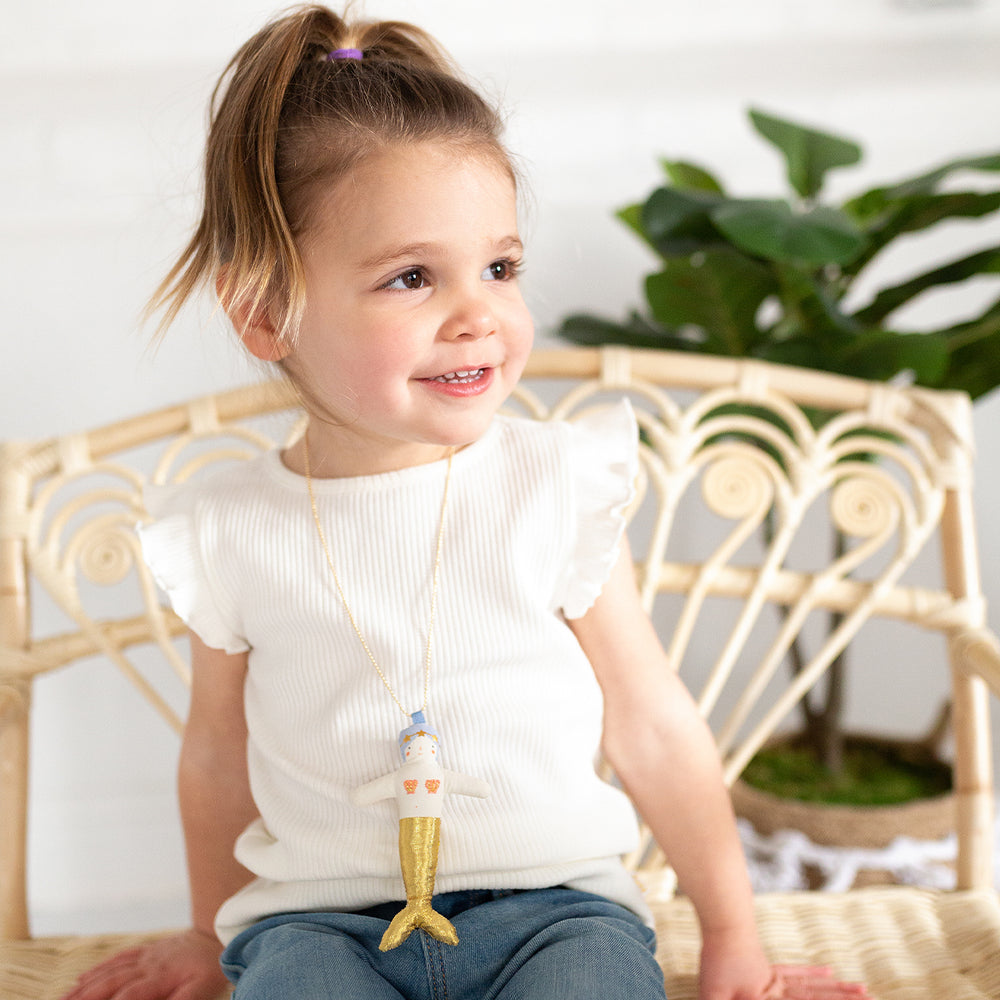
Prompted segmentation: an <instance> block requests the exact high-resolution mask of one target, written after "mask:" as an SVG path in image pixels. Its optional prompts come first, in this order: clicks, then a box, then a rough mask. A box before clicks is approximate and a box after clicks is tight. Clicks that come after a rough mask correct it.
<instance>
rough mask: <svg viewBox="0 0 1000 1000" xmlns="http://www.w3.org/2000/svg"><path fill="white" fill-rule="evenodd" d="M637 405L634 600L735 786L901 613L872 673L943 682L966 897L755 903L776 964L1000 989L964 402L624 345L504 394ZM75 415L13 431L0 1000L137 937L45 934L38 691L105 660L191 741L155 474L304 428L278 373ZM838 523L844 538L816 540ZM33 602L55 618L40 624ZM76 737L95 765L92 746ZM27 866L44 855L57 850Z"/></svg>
mask: <svg viewBox="0 0 1000 1000" xmlns="http://www.w3.org/2000/svg"><path fill="white" fill-rule="evenodd" d="M623 394H625V395H628V396H629V398H630V399H631V400H632V402H633V406H634V408H635V411H636V416H637V420H638V423H639V427H640V430H641V433H642V438H641V446H640V463H641V468H640V475H639V478H638V481H637V496H636V499H635V502H634V504H633V506H632V510H631V511H630V516H631V517H632V528H631V530H630V538H631V542H632V549H633V553H634V556H635V561H636V574H637V579H638V582H639V586H640V591H641V593H642V597H643V600H644V602H645V605H646V607H647V608H648V609H649V610H650V612H651V613H652V615H653V620H654V623H655V624H656V626H657V628H658V629H659V631H660V634H661V637H662V639H663V641H664V644H665V646H666V647H667V650H668V653H669V655H670V658H671V661H672V663H673V664H674V665H676V667H677V669H679V670H680V672H681V674H682V676H683V677H684V679H685V681H686V682H687V683H688V685H689V687H691V689H692V691H693V692H694V694H695V695H696V697H697V698H698V701H699V706H700V708H701V710H702V712H703V713H704V715H705V717H706V718H707V719H708V721H709V723H710V725H711V726H712V729H713V732H714V733H715V734H716V738H717V742H718V746H719V752H720V755H721V758H722V761H723V766H724V771H725V776H726V779H727V781H729V782H733V781H735V780H736V778H737V777H738V776H739V775H740V773H741V772H742V770H743V768H744V767H745V765H746V764H747V762H748V761H749V760H750V759H751V758H752V757H753V756H754V754H755V753H756V751H757V750H758V749H759V748H760V747H761V746H762V745H763V744H764V743H765V742H766V741H767V740H769V739H770V738H771V737H772V736H773V735H774V734H775V733H776V732H778V731H780V729H781V728H782V727H783V726H785V725H786V724H787V722H788V720H789V719H790V718H792V717H794V713H795V710H796V706H797V704H798V703H799V702H800V701H801V699H802V698H803V697H804V696H806V695H807V694H808V692H809V691H810V690H811V689H812V688H813V687H814V686H815V685H817V684H820V683H822V682H823V681H824V678H825V674H826V671H827V670H828V668H829V666H830V664H831V663H832V662H834V661H835V660H836V658H837V656H838V654H839V653H840V652H841V651H842V650H844V649H845V648H846V647H847V646H848V645H850V646H851V653H852V654H853V653H854V652H855V649H856V647H855V645H854V643H855V641H856V640H858V641H860V642H864V641H866V637H867V636H868V635H870V634H871V633H870V632H869V631H868V629H869V626H875V627H876V633H877V628H878V627H880V626H888V627H889V628H890V629H891V630H893V631H892V632H891V634H892V636H893V637H894V638H893V642H894V643H897V644H900V643H902V642H903V640H904V636H902V635H901V633H904V632H908V633H909V634H910V635H911V636H915V640H914V642H913V643H911V645H909V646H908V647H906V648H907V649H908V650H909V652H907V653H902V652H901V653H899V654H898V655H897V654H896V652H895V650H896V649H897V648H899V649H902V648H903V647H902V645H897V646H893V650H894V652H893V654H892V655H884V654H883V655H877V656H874V657H870V658H869V659H868V660H867V661H865V662H862V663H857V662H856V663H854V664H852V670H865V671H871V672H878V673H879V679H882V678H884V680H885V684H884V687H885V688H887V690H889V691H890V692H891V695H890V699H889V702H888V704H887V705H886V706H885V709H884V711H885V713H886V716H887V721H892V720H891V719H888V717H889V716H891V714H892V713H893V712H894V711H895V709H896V707H897V704H898V701H899V699H898V697H897V695H896V692H897V691H902V690H903V689H909V688H911V687H916V685H915V684H914V683H913V682H912V681H911V680H910V677H911V671H912V669H913V668H914V667H915V666H919V668H920V669H921V670H927V671H933V670H937V669H938V668H940V670H941V673H940V677H941V678H942V679H943V683H945V682H946V683H947V684H948V685H949V688H948V690H949V691H950V704H951V713H952V720H953V721H952V729H953V732H954V761H953V777H954V796H953V797H954V803H955V823H954V832H955V834H956V836H955V842H956V844H957V856H956V858H955V862H954V866H953V869H950V870H953V871H954V874H955V878H956V882H957V888H956V890H954V891H950V892H944V891H939V892H932V891H930V890H926V889H919V888H904V887H901V886H889V887H886V888H878V889H875V888H871V889H852V890H851V891H849V892H847V893H844V894H842V895H833V894H823V893H818V892H802V893H799V894H793V895H787V894H786V895H772V896H763V895H762V896H760V897H759V900H758V907H759V915H760V925H761V931H762V934H763V938H764V942H765V946H766V948H767V949H768V951H769V953H770V955H771V957H772V958H773V959H774V960H775V961H780V962H789V963H808V964H829V965H831V966H833V967H834V969H835V970H836V973H837V974H838V975H839V976H841V977H843V978H848V979H859V980H864V981H865V982H867V983H868V985H869V988H870V990H871V992H872V995H873V996H877V997H879V998H881V1000H983V998H992V1000H1000V904H998V901H997V895H996V893H995V892H994V891H993V889H992V886H993V885H994V880H993V879H994V876H993V850H994V800H993V775H992V767H991V762H992V741H991V737H990V729H989V724H990V723H989V709H990V697H991V696H990V690H991V689H992V691H994V692H996V691H998V690H1000V643H998V641H997V638H996V636H995V635H994V634H993V633H992V632H991V631H990V630H989V628H988V626H987V622H986V604H985V599H984V597H983V594H982V591H981V585H980V580H979V571H978V554H977V551H976V544H975V531H974V525H973V516H972V512H973V507H972V493H971V483H972V455H973V444H972V440H971V435H970V427H971V408H970V403H969V399H968V397H966V396H964V395H962V394H960V393H954V392H936V391H929V390H923V389H919V388H913V387H899V386H887V385H884V384H880V383H869V382H865V381H863V380H860V379H852V378H846V377H842V376H834V375H827V374H824V373H819V372H815V371H809V370H805V369H796V368H793V367H791V366H771V365H766V364H762V363H759V362H753V361H740V360H733V359H726V358H711V357H706V356H700V355H692V354H673V353H669V352H665V351H653V350H648V351H643V350H627V349H624V348H617V347H614V348H605V349H600V350H597V349H565V350H549V351H538V352H536V353H535V354H534V355H533V356H532V358H531V361H530V363H529V367H528V371H527V377H526V379H525V381H524V382H523V383H522V385H521V386H520V387H519V388H518V390H517V392H516V393H515V395H514V397H513V399H512V401H511V403H510V406H509V408H508V409H509V410H510V411H511V412H515V413H518V412H519V413H521V414H523V415H528V416H532V417H535V418H538V419H542V420H544V419H564V418H565V419H573V418H574V417H575V416H577V415H579V414H581V413H583V412H584V411H586V410H588V409H590V408H592V407H594V406H597V405H601V404H603V403H606V402H608V401H609V400H610V399H612V398H615V399H616V398H619V397H621V396H622V395H623ZM67 430H68V431H69V433H67V434H66V435H65V436H61V437H58V438H54V439H49V440H43V441H15V442H6V443H0V1000H56V998H58V997H60V996H61V995H62V994H63V993H64V992H65V991H66V990H67V989H68V988H69V986H70V985H71V984H72V982H73V981H74V979H75V978H76V976H77V975H78V974H79V973H80V972H81V971H83V970H85V969H87V968H89V967H90V966H92V965H93V964H94V963H95V962H97V961H98V960H100V959H101V958H103V957H104V956H107V955H110V954H112V953H114V952H115V951H117V950H119V949H120V948H122V947H127V946H129V945H131V944H135V943H137V942H138V941H141V940H144V938H143V937H142V936H138V937H137V936H134V935H132V936H128V937H114V936H106V935H104V936H100V937H72V938H71V937H67V938H48V939H39V940H32V939H31V933H30V920H29V912H28V905H27V903H28V901H27V893H26V885H27V868H28V858H27V851H26V844H27V822H28V816H29V793H28V789H29V780H28V776H29V750H30V748H31V742H30V739H29V728H30V716H31V705H32V697H31V693H32V685H33V682H34V680H35V679H36V678H38V677H41V676H43V675H47V674H53V675H54V674H56V673H59V672H63V671H66V670H69V669H72V670H74V671H80V670H84V669H87V668H88V666H91V667H92V666H93V664H94V663H95V661H97V660H100V661H101V662H102V664H103V665H104V667H105V668H106V667H107V666H108V665H110V666H112V667H113V668H114V669H115V670H116V671H117V673H118V674H120V675H121V677H124V678H126V679H127V680H128V681H129V682H131V685H132V686H133V687H134V688H135V690H136V692H137V696H136V697H135V699H134V700H135V702H136V707H137V710H139V711H141V712H143V713H145V715H143V716H142V718H143V720H145V719H146V718H147V717H148V718H149V719H150V721H153V720H154V719H155V715H156V714H158V715H159V716H162V717H163V719H164V720H165V721H166V723H167V724H168V725H169V726H170V727H172V728H173V729H174V730H176V731H178V732H180V731H181V730H182V729H183V710H182V709H180V710H179V709H178V707H177V706H178V704H182V703H183V701H184V696H185V694H186V691H185V687H184V685H185V684H186V683H187V682H188V674H189V668H188V664H187V658H186V652H185V647H184V639H183V635H184V629H183V627H182V626H181V624H180V622H179V621H178V620H177V619H176V617H175V616H173V615H172V614H171V612H170V611H168V610H167V609H166V608H164V607H163V606H162V605H163V602H162V598H161V596H160V595H159V593H158V591H157V588H156V586H155V584H154V583H153V580H152V578H151V577H150V575H149V572H148V570H147V569H146V567H145V566H144V565H143V563H142V561H141V559H140V558H139V549H138V543H137V539H136V534H135V525H136V523H137V522H140V521H142V520H143V519H144V518H147V517H148V514H147V512H146V510H145V507H144V501H143V488H144V486H145V485H146V484H147V483H149V482H153V483H164V484H170V483H174V482H181V481H184V480H187V479H190V478H192V477H198V476H201V475H205V474H208V473H209V472H210V471H211V470H212V469H213V468H215V467H218V465H219V464H220V463H225V462H232V461H240V460H243V459H246V458H248V457H251V456H253V455H256V454H259V452H260V450H261V449H264V448H270V447H273V446H274V444H275V443H276V442H280V441H288V440H290V439H292V438H293V437H294V436H295V435H296V434H298V433H300V432H301V419H300V415H299V414H298V411H297V410H296V409H295V399H294V394H293V393H292V392H291V391H290V390H289V388H288V387H287V386H283V385H281V384H278V383H275V384H269V385H255V386H248V387H246V388H243V389H237V390H233V391H231V392H227V393H222V394H220V395H217V396H211V397H205V398H201V399H196V400H192V401H190V402H188V403H185V404H183V405H179V406H175V407H171V408H168V409H166V410H159V411H156V412H153V413H147V414H142V415H139V416H137V417H135V418H133V419H130V420H125V421H122V422H120V423H117V424H114V425H111V426H106V427H101V428H95V429H92V430H89V431H87V430H80V429H78V428H68V429H67ZM833 534H836V535H837V537H838V538H839V539H840V542H841V544H840V545H839V546H838V548H837V550H836V551H835V552H834V553H833V554H831V551H830V549H829V547H828V546H826V545H821V544H819V542H820V540H827V541H828V540H829V539H830V538H831V536H832V535H833ZM39 596H44V597H45V600H46V601H48V602H49V604H50V605H54V606H55V607H56V609H57V610H58V612H59V615H58V616H57V617H58V622H59V624H58V625H56V626H51V625H49V626H44V625H43V624H42V623H41V622H40V620H39V619H40V617H43V616H39V615H37V614H36V615H35V616H34V617H33V616H32V606H33V604H35V598H37V597H39ZM831 623H833V624H832V627H831ZM932 633H933V634H936V635H937V636H938V637H939V641H938V642H937V643H936V644H935V643H932V642H931V641H929V638H928V637H930V636H931V635H932ZM793 659H794V660H795V662H796V663H797V667H798V669H797V672H793V671H790V670H788V663H789V661H790V660H793ZM938 661H940V662H938ZM112 676H114V678H115V680H116V681H117V680H118V679H119V678H118V676H117V675H112ZM58 680H59V678H57V677H53V679H52V681H51V683H52V684H55V683H57V682H58ZM168 682H169V683H168ZM90 691H91V689H90V688H88V698H89V697H91V694H90ZM125 692H127V693H128V694H129V695H130V694H131V688H124V691H123V694H124V693H125ZM178 692H179V693H180V697H178ZM139 695H141V697H139ZM93 697H94V698H96V697H98V695H97V693H94V694H93ZM126 700H127V699H126ZM123 703H124V702H123ZM936 707H937V706H931V710H933V709H934V708H936ZM151 709H152V711H151ZM67 710H68V709H67ZM128 710H129V709H128V707H127V705H126V708H124V709H122V711H128ZM143 725H145V722H143ZM59 749H60V750H61V749H62V748H59ZM66 752H68V753H73V754H75V755H79V756H80V757H81V759H83V760H87V759H89V758H88V757H87V756H86V755H87V747H86V746H85V745H76V744H74V745H73V746H72V747H71V748H69V749H67V751H66ZM609 777H612V776H611V775H609ZM31 861H32V864H33V865H38V866H40V867H39V869H38V870H40V871H44V870H45V868H44V866H45V864H46V859H45V858H41V857H39V858H32V859H31ZM626 861H627V863H628V865H629V866H630V868H631V869H632V870H634V871H635V872H636V875H637V877H638V878H639V879H640V880H641V881H642V882H643V883H644V884H645V885H646V886H647V887H648V894H649V898H650V900H651V903H652V904H653V906H654V909H655V913H656V917H657V921H658V927H659V935H660V946H659V947H660V951H659V956H660V959H661V962H662V965H663V968H664V970H665V973H666V976H667V983H668V987H669V996H670V997H671V1000H684V998H692V1000H693V998H694V997H695V996H696V987H695V979H696V973H697V962H698V934H697V927H696V924H695V921H694V919H693V916H692V913H691V910H690V907H689V906H688V904H687V903H686V902H685V901H684V900H683V899H677V898H674V897H673V895H672V892H671V886H672V884H673V883H672V873H671V872H670V869H669V865H668V862H667V859H666V858H665V857H664V856H663V854H662V852H661V851H660V849H659V847H658V846H657V845H656V844H655V842H653V840H652V838H651V837H650V835H649V832H648V830H644V832H643V840H642V843H641V844H640V845H639V847H638V849H637V850H636V852H635V853H634V854H633V855H632V856H630V857H629V858H627V859H626Z"/></svg>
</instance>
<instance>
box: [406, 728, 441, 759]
mask: <svg viewBox="0 0 1000 1000" xmlns="http://www.w3.org/2000/svg"><path fill="white" fill-rule="evenodd" d="M437 752H438V745H437V740H436V739H434V737H433V736H428V735H427V734H426V733H424V734H422V735H421V734H419V733H418V734H417V735H416V736H414V737H413V739H411V740H409V741H408V742H407V743H406V745H405V746H404V747H403V760H404V761H406V762H407V763H412V762H413V761H417V760H437Z"/></svg>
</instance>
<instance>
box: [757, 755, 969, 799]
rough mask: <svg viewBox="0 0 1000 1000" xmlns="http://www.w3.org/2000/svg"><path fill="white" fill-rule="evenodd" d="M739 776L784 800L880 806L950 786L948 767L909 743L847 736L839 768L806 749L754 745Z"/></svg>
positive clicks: (924, 795) (937, 791) (927, 795)
mask: <svg viewBox="0 0 1000 1000" xmlns="http://www.w3.org/2000/svg"><path fill="white" fill-rule="evenodd" d="M743 780H744V781H745V782H746V783H747V784H749V785H752V786H753V787H754V788H758V789H760V790H761V791H764V792H770V793H771V794H772V795H778V796H780V797H781V798H786V799H799V800H801V801H805V802H828V803H836V804H842V805H870V806H880V805H898V804H899V803H902V802H911V801H913V800H914V799H921V798H929V797H931V796H935V795H943V794H944V793H946V792H948V791H949V790H950V789H951V770H950V768H949V767H948V766H947V765H946V764H944V763H942V762H941V761H939V760H936V759H935V758H933V757H931V756H930V754H926V753H918V752H914V748H912V747H907V748H905V750H904V752H903V753H900V752H899V750H898V748H896V747H894V746H893V745H891V744H880V743H870V742H866V741H864V740H858V739H849V740H848V743H847V747H846V749H845V753H844V768H843V771H842V772H839V773H836V774H835V773H833V772H831V771H830V770H829V769H827V768H826V767H824V766H823V764H822V763H821V762H819V761H818V760H817V759H816V757H815V755H814V754H813V753H811V752H810V750H809V749H807V748H806V747H802V746H797V745H794V744H790V745H783V746H775V747H766V748H764V749H763V750H760V751H759V752H758V753H757V756H756V757H754V759H753V760H752V761H751V762H750V764H749V765H748V766H747V769H746V771H744V773H743Z"/></svg>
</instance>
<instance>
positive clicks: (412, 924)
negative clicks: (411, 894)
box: [379, 900, 458, 951]
mask: <svg viewBox="0 0 1000 1000" xmlns="http://www.w3.org/2000/svg"><path fill="white" fill-rule="evenodd" d="M418 927H420V928H422V929H423V930H425V931H427V933H428V934H430V936H431V937H434V938H437V939H438V941H443V942H444V943H445V944H458V932H457V931H456V930H455V928H454V926H453V925H452V922H451V921H450V920H449V919H448V918H447V917H442V916H441V914H440V913H438V912H437V911H436V910H434V909H433V908H432V907H431V904H430V901H429V900H419V901H417V902H413V903H407V904H406V906H405V907H404V908H403V909H402V910H400V911H399V913H397V914H396V915H395V916H394V917H393V918H392V923H390V924H389V927H388V929H387V930H386V932H385V934H383V935H382V941H381V943H380V944H379V950H380V951H389V950H390V949H391V948H396V947H398V946H399V945H401V944H402V943H403V942H404V941H405V940H406V939H407V938H408V937H409V936H410V934H412V933H413V931H415V930H416V929H417V928H418Z"/></svg>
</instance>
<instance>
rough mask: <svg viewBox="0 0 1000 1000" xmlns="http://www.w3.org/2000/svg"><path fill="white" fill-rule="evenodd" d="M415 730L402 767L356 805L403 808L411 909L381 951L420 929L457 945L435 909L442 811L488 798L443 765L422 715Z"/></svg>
mask: <svg viewBox="0 0 1000 1000" xmlns="http://www.w3.org/2000/svg"><path fill="white" fill-rule="evenodd" d="M410 721H411V723H412V724H411V725H409V726H407V727H406V728H405V729H404V730H402V732H400V734H399V752H400V755H401V756H402V758H403V764H402V766H401V767H400V768H399V769H398V770H396V771H391V772H389V773H388V774H383V775H382V776H381V777H379V778H376V779H375V780H374V781H369V782H368V784H366V785H362V786H361V787H360V788H356V789H355V790H354V792H353V794H352V798H353V800H354V802H355V804H356V805H359V806H360V805H370V804H371V803H373V802H379V801H381V800H382V799H390V798H395V799H396V805H397V807H398V809H399V866H400V868H401V870H402V873H403V886H404V888H405V890H406V906H405V907H404V908H403V909H402V910H400V911H399V913H397V914H396V916H395V917H394V918H393V920H392V922H391V923H390V924H389V927H388V929H387V930H386V932H385V934H384V935H383V937H382V941H381V943H380V944H379V949H380V950H381V951H389V950H390V949H391V948H395V947H397V946H398V945H401V944H402V943H403V942H404V941H405V940H406V939H407V938H408V937H409V936H410V934H411V933H412V932H413V931H414V930H415V929H416V928H418V927H422V928H423V929H424V930H425V931H427V933H428V934H430V935H431V937H434V938H437V940H438V941H443V942H444V943H445V944H458V934H457V933H456V931H455V928H454V926H452V923H451V921H450V920H448V919H446V918H445V917H443V916H441V914H440V913H437V912H435V910H434V909H433V908H432V906H431V898H432V897H433V895H434V877H435V875H436V874H437V857H438V846H439V844H440V840H441V812H442V807H443V805H444V800H445V797H446V796H447V795H474V796H476V797H477V798H481V799H482V798H486V797H487V796H488V795H489V794H490V787H489V785H488V784H486V782H485V781H482V780H480V779H479V778H473V777H471V776H470V775H467V774H459V773H458V772H457V771H449V770H447V769H446V768H443V767H442V766H441V763H440V761H439V760H438V754H439V752H440V745H439V741H438V734H437V731H436V730H435V729H434V727H433V726H432V725H431V724H430V723H429V722H428V721H427V720H426V719H425V718H424V713H423V712H414V713H413V715H412V716H411V717H410Z"/></svg>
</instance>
